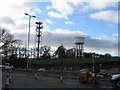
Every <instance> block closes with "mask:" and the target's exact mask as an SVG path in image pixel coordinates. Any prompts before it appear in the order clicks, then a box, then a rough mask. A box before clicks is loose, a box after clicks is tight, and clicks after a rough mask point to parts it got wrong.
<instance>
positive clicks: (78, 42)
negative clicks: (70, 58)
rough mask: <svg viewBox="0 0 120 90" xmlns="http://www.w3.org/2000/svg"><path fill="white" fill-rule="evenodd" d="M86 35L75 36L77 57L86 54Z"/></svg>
mask: <svg viewBox="0 0 120 90" xmlns="http://www.w3.org/2000/svg"><path fill="white" fill-rule="evenodd" d="M84 41H85V38H84V37H75V38H74V44H75V46H76V48H75V58H83V56H84V47H83V45H84Z"/></svg>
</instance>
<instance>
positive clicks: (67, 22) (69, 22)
mask: <svg viewBox="0 0 120 90" xmlns="http://www.w3.org/2000/svg"><path fill="white" fill-rule="evenodd" d="M65 24H72V25H74V24H75V23H73V22H71V21H66V22H65Z"/></svg>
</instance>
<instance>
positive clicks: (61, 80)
mask: <svg viewBox="0 0 120 90" xmlns="http://www.w3.org/2000/svg"><path fill="white" fill-rule="evenodd" d="M63 82H64V81H63V77H62V76H60V83H61V84H63Z"/></svg>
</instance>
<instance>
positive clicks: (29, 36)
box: [25, 13, 35, 70]
mask: <svg viewBox="0 0 120 90" xmlns="http://www.w3.org/2000/svg"><path fill="white" fill-rule="evenodd" d="M25 15H27V16H29V30H28V56H27V70H28V60H29V41H30V24H31V17H35V16H34V15H30V14H27V13H25Z"/></svg>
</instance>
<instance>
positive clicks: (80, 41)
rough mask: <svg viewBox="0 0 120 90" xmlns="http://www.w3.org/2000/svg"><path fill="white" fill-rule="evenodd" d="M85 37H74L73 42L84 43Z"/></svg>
mask: <svg viewBox="0 0 120 90" xmlns="http://www.w3.org/2000/svg"><path fill="white" fill-rule="evenodd" d="M84 41H85V38H84V37H75V38H74V44H84Z"/></svg>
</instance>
